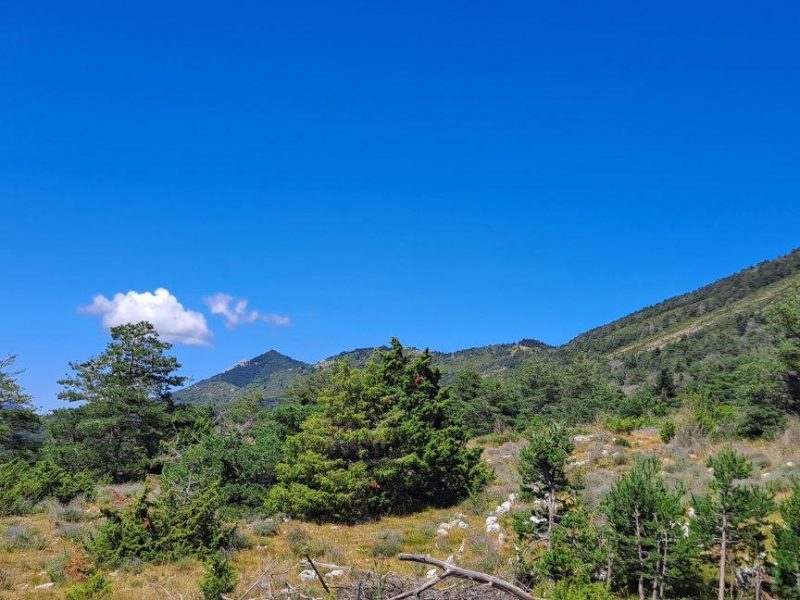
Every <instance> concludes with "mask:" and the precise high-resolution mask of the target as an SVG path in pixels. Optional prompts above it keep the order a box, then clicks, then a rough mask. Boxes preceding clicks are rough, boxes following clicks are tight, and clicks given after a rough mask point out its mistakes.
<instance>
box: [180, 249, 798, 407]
mask: <svg viewBox="0 0 800 600" xmlns="http://www.w3.org/2000/svg"><path fill="white" fill-rule="evenodd" d="M795 286H798V287H800V249H797V250H794V251H792V252H790V253H789V254H787V255H785V256H782V257H780V258H777V259H775V260H771V261H765V262H762V263H759V264H757V265H754V266H752V267H749V268H747V269H744V270H742V271H740V272H738V273H736V274H734V275H730V276H728V277H725V278H723V279H720V280H719V281H716V282H714V283H711V284H709V285H706V286H703V287H701V288H699V289H697V290H695V291H692V292H689V293H686V294H682V295H680V296H675V297H673V298H669V299H667V300H664V301H663V302H660V303H658V304H655V305H653V306H649V307H646V308H643V309H641V310H638V311H636V312H634V313H631V314H630V315H627V316H625V317H622V318H621V319H617V320H616V321H613V322H611V323H608V324H606V325H602V326H600V327H596V328H594V329H591V330H589V331H587V332H585V333H582V334H580V335H578V336H576V337H575V338H574V339H572V340H571V341H569V342H568V343H566V344H564V345H562V346H559V347H554V346H549V345H547V344H544V343H542V342H539V341H536V340H532V339H524V340H521V341H520V342H517V343H511V344H493V345H489V346H481V347H477V348H470V349H466V350H458V351H455V352H433V353H432V354H433V360H434V363H435V364H436V365H437V366H438V367H439V368H440V369H441V370H442V372H443V374H444V381H445V383H447V382H448V381H449V380H450V379H451V377H452V375H453V374H454V373H456V372H458V371H459V370H461V369H464V368H467V367H469V368H471V369H473V370H475V371H476V372H478V373H480V374H481V375H484V376H487V377H498V376H499V377H502V376H504V375H507V374H509V373H512V372H513V371H514V370H515V369H517V368H518V367H519V366H520V365H522V364H523V363H524V362H526V361H527V360H528V359H530V358H531V357H532V356H534V355H536V354H548V355H551V356H552V357H553V358H556V359H561V360H565V361H568V360H571V358H572V357H573V356H575V355H576V354H579V353H583V354H587V355H591V356H594V357H597V358H598V359H600V360H601V361H602V362H603V363H605V364H607V365H608V368H609V370H610V371H611V372H612V373H613V374H615V375H616V376H617V378H618V379H619V383H620V384H622V385H624V386H626V387H627V388H628V389H635V388H636V387H637V386H638V385H640V384H642V383H643V382H645V381H648V380H652V378H653V377H654V375H655V373H657V372H658V371H659V370H661V369H668V370H670V371H672V372H673V373H678V374H681V376H682V377H684V379H686V378H688V379H690V378H691V374H690V373H689V371H690V366H691V365H693V364H701V363H702V362H703V361H704V360H705V359H708V358H709V357H720V356H731V357H735V356H737V355H740V354H744V353H752V352H758V351H759V349H761V348H763V347H766V346H768V345H769V344H770V343H771V337H770V335H769V332H768V331H767V326H766V317H765V309H766V308H767V307H769V305H770V304H771V303H772V302H773V301H774V300H775V299H777V298H779V297H781V296H782V295H783V294H785V293H787V292H789V291H790V290H792V289H794V287H795ZM375 350H376V348H358V349H355V350H351V351H348V352H342V353H340V354H337V355H335V356H332V357H330V358H327V359H325V360H322V361H320V362H318V363H316V364H313V365H312V364H308V363H304V362H302V361H299V360H295V359H293V358H290V357H288V356H284V355H283V354H280V353H279V352H276V351H275V350H270V351H269V352H266V353H265V354H262V355H260V356H257V357H255V358H253V359H250V360H246V361H242V362H241V363H239V364H238V365H236V366H234V367H232V368H230V369H228V370H227V371H225V372H223V373H220V374H218V375H214V376H213V377H211V378H209V379H205V380H203V381H199V382H197V383H195V384H194V385H191V386H189V387H187V388H185V389H183V390H180V391H179V392H177V393H176V399H177V400H178V401H179V402H209V401H219V402H226V401H229V400H231V399H233V398H235V397H237V396H238V395H240V394H242V393H243V392H244V391H245V390H247V389H248V388H258V389H260V390H261V391H263V392H264V393H265V394H266V396H267V398H269V399H276V398H278V397H279V396H280V395H281V393H282V392H283V391H284V390H285V389H286V387H287V386H288V385H290V384H291V383H292V381H294V380H296V379H297V378H299V377H303V376H305V375H307V374H309V373H311V372H312V371H313V370H314V369H322V368H326V367H328V366H330V365H331V364H333V363H334V362H336V361H337V360H347V361H349V362H351V363H353V364H355V365H359V366H360V365H363V364H364V363H365V362H366V361H367V359H368V358H369V356H370V355H371V354H372V353H373V352H374V351H375ZM409 350H410V351H411V352H418V350H415V349H409Z"/></svg>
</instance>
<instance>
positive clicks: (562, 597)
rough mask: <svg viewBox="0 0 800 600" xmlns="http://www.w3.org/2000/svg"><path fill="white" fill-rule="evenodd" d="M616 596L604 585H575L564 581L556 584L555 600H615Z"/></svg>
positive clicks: (566, 580)
mask: <svg viewBox="0 0 800 600" xmlns="http://www.w3.org/2000/svg"><path fill="white" fill-rule="evenodd" d="M614 598H615V596H614V594H612V593H611V591H610V590H609V589H608V588H607V587H606V585H605V584H603V583H574V582H572V581H570V580H568V579H564V580H561V581H559V582H558V583H556V585H555V588H554V589H553V600H614Z"/></svg>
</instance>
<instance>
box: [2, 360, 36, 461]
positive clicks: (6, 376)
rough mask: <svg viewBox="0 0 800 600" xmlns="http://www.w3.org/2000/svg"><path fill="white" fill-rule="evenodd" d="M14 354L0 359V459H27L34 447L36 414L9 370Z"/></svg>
mask: <svg viewBox="0 0 800 600" xmlns="http://www.w3.org/2000/svg"><path fill="white" fill-rule="evenodd" d="M15 359H16V357H15V356H9V357H7V358H4V359H0V462H4V461H7V460H13V459H14V458H28V457H29V456H30V455H31V453H32V451H33V449H34V448H35V447H36V442H35V439H34V436H35V434H36V432H37V431H38V430H39V417H38V416H37V415H36V413H35V412H34V410H33V407H32V406H31V398H30V396H28V395H27V394H26V393H25V392H24V390H23V389H22V386H20V385H19V383H18V382H17V376H18V375H19V374H20V371H12V370H11V368H12V366H13V364H14V361H15Z"/></svg>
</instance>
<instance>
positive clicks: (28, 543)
mask: <svg viewBox="0 0 800 600" xmlns="http://www.w3.org/2000/svg"><path fill="white" fill-rule="evenodd" d="M2 546H3V548H4V549H5V550H42V549H43V548H46V547H47V540H45V539H44V538H43V537H42V536H41V535H39V532H38V531H36V529H34V528H32V527H29V526H28V525H25V524H24V523H12V524H10V525H9V526H8V527H6V530H5V531H4V532H3V543H2Z"/></svg>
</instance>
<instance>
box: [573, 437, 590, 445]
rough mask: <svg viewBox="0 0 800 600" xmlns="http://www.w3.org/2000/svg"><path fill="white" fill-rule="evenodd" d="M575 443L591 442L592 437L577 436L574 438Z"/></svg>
mask: <svg viewBox="0 0 800 600" xmlns="http://www.w3.org/2000/svg"><path fill="white" fill-rule="evenodd" d="M572 441H573V442H578V443H579V444H580V443H582V442H591V441H592V436H590V435H576V436H574V437H573V438H572Z"/></svg>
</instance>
